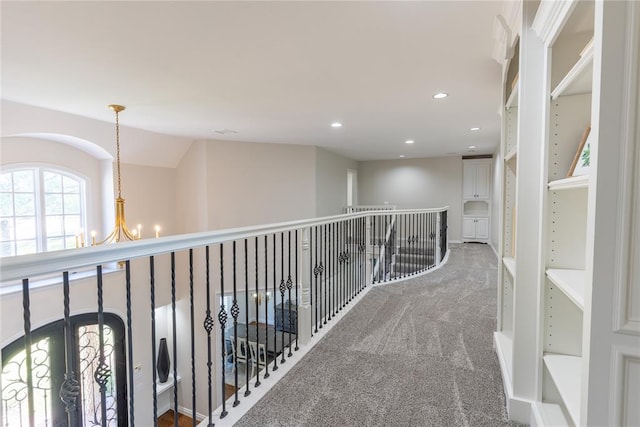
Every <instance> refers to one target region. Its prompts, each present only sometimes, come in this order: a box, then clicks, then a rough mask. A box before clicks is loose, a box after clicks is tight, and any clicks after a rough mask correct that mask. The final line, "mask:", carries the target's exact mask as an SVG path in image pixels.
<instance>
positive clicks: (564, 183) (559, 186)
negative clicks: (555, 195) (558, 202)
mask: <svg viewBox="0 0 640 427" xmlns="http://www.w3.org/2000/svg"><path fill="white" fill-rule="evenodd" d="M588 186H589V175H583V176H572V177H570V178H564V179H558V180H556V181H551V182H550V183H549V190H553V191H558V190H575V189H580V188H587V187H588Z"/></svg>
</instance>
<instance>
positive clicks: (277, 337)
mask: <svg viewBox="0 0 640 427" xmlns="http://www.w3.org/2000/svg"><path fill="white" fill-rule="evenodd" d="M236 330H237V331H238V338H246V339H247V341H252V342H259V343H260V344H265V343H266V349H267V353H270V354H272V355H274V354H280V353H281V352H282V349H283V348H285V349H286V348H287V346H288V345H289V341H291V345H292V346H295V339H296V334H293V333H289V332H282V331H277V330H276V328H275V327H274V326H272V325H264V324H259V325H249V326H247V325H246V324H245V323H238V324H237V327H235V328H234V327H233V326H232V327H231V328H229V329H227V330H226V332H225V340H226V341H229V342H233V339H234V336H235V331H236ZM283 338H284V346H283Z"/></svg>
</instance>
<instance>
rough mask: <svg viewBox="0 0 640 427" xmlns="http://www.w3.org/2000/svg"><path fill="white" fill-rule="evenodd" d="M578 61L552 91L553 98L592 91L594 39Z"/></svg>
mask: <svg viewBox="0 0 640 427" xmlns="http://www.w3.org/2000/svg"><path fill="white" fill-rule="evenodd" d="M581 55H582V56H581V57H580V59H579V60H578V62H576V63H575V65H574V66H573V68H571V70H569V72H568V73H567V75H566V76H564V78H563V79H562V80H561V81H560V83H558V86H556V88H555V89H554V90H553V92H551V99H556V98H558V97H560V96H563V95H577V94H581V93H591V84H592V80H593V78H592V77H593V39H592V40H591V41H590V42H589V43H587V45H586V46H585V48H584V49H583V51H582V53H581Z"/></svg>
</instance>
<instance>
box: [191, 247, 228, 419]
mask: <svg viewBox="0 0 640 427" xmlns="http://www.w3.org/2000/svg"><path fill="white" fill-rule="evenodd" d="M205 271H206V288H207V312H206V316H205V318H204V325H203V326H204V330H205V331H207V391H208V399H207V406H208V408H207V409H208V411H207V419H208V424H207V427H213V423H212V422H211V413H212V412H213V408H212V404H211V402H212V400H213V392H212V390H211V374H212V373H211V366H212V365H213V364H212V363H211V331H212V330H213V326H214V323H213V317H211V281H210V276H209V272H210V271H209V246H206V247H205ZM222 353H223V354H224V350H222ZM223 369H224V366H223ZM223 400H224V396H223ZM194 418H195V417H194Z"/></svg>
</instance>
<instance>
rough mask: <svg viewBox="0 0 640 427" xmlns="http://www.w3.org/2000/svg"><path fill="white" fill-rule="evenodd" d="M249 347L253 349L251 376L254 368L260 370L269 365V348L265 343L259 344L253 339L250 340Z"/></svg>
mask: <svg viewBox="0 0 640 427" xmlns="http://www.w3.org/2000/svg"><path fill="white" fill-rule="evenodd" d="M249 349H250V351H251V376H253V371H254V369H257V370H258V372H260V369H261V368H264V367H265V366H267V349H266V348H265V346H264V344H260V345H258V344H257V343H255V342H253V341H249Z"/></svg>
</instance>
